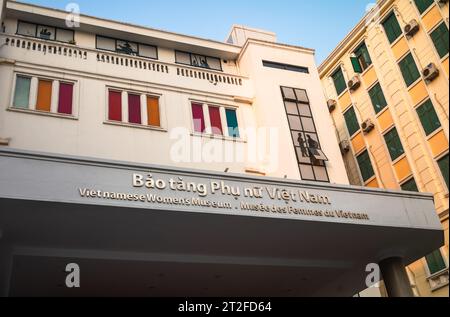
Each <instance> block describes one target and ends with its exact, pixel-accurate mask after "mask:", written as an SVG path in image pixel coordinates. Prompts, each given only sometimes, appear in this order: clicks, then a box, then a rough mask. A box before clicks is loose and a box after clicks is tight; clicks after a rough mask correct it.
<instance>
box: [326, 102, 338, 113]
mask: <svg viewBox="0 0 450 317" xmlns="http://www.w3.org/2000/svg"><path fill="white" fill-rule="evenodd" d="M327 105H328V110H329V111H330V113H331V112H333V111H334V109H336V106H337V102H336V100H333V99H330V100H328V101H327Z"/></svg>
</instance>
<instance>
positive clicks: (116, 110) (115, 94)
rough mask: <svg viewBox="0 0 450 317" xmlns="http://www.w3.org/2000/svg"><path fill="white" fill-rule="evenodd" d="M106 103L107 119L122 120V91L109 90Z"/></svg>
mask: <svg viewBox="0 0 450 317" xmlns="http://www.w3.org/2000/svg"><path fill="white" fill-rule="evenodd" d="M108 104H109V107H108V119H109V120H111V121H119V122H120V121H122V93H121V92H120V91H114V90H110V91H109V103H108Z"/></svg>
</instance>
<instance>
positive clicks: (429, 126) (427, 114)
mask: <svg viewBox="0 0 450 317" xmlns="http://www.w3.org/2000/svg"><path fill="white" fill-rule="evenodd" d="M417 114H418V115H419V118H420V122H422V126H423V129H424V130H425V134H426V135H427V136H428V135H430V134H431V133H433V132H434V131H436V130H437V129H439V128H440V127H441V122H440V121H439V118H438V116H437V114H436V110H435V109H434V107H433V104H432V103H431V100H430V99H428V100H427V101H425V103H423V104H422V105H421V106H420V107H417Z"/></svg>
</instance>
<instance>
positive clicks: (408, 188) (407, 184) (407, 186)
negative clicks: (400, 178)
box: [401, 178, 419, 192]
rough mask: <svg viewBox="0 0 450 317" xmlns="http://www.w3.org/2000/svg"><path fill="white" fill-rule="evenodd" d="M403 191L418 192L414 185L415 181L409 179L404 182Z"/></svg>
mask: <svg viewBox="0 0 450 317" xmlns="http://www.w3.org/2000/svg"><path fill="white" fill-rule="evenodd" d="M401 187H402V190H403V191H407V192H419V189H418V187H417V184H416V180H415V179H414V178H411V179H410V180H409V181H407V182H405V183H404V184H403V185H402V186H401Z"/></svg>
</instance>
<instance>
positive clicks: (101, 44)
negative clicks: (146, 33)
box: [96, 35, 158, 59]
mask: <svg viewBox="0 0 450 317" xmlns="http://www.w3.org/2000/svg"><path fill="white" fill-rule="evenodd" d="M96 47H97V49H99V50H105V51H111V52H116V53H120V54H126V55H132V56H140V57H145V58H151V59H158V49H157V47H156V46H153V45H147V44H141V43H135V42H130V41H126V40H118V39H113V38H109V37H104V36H99V35H97V37H96Z"/></svg>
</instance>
